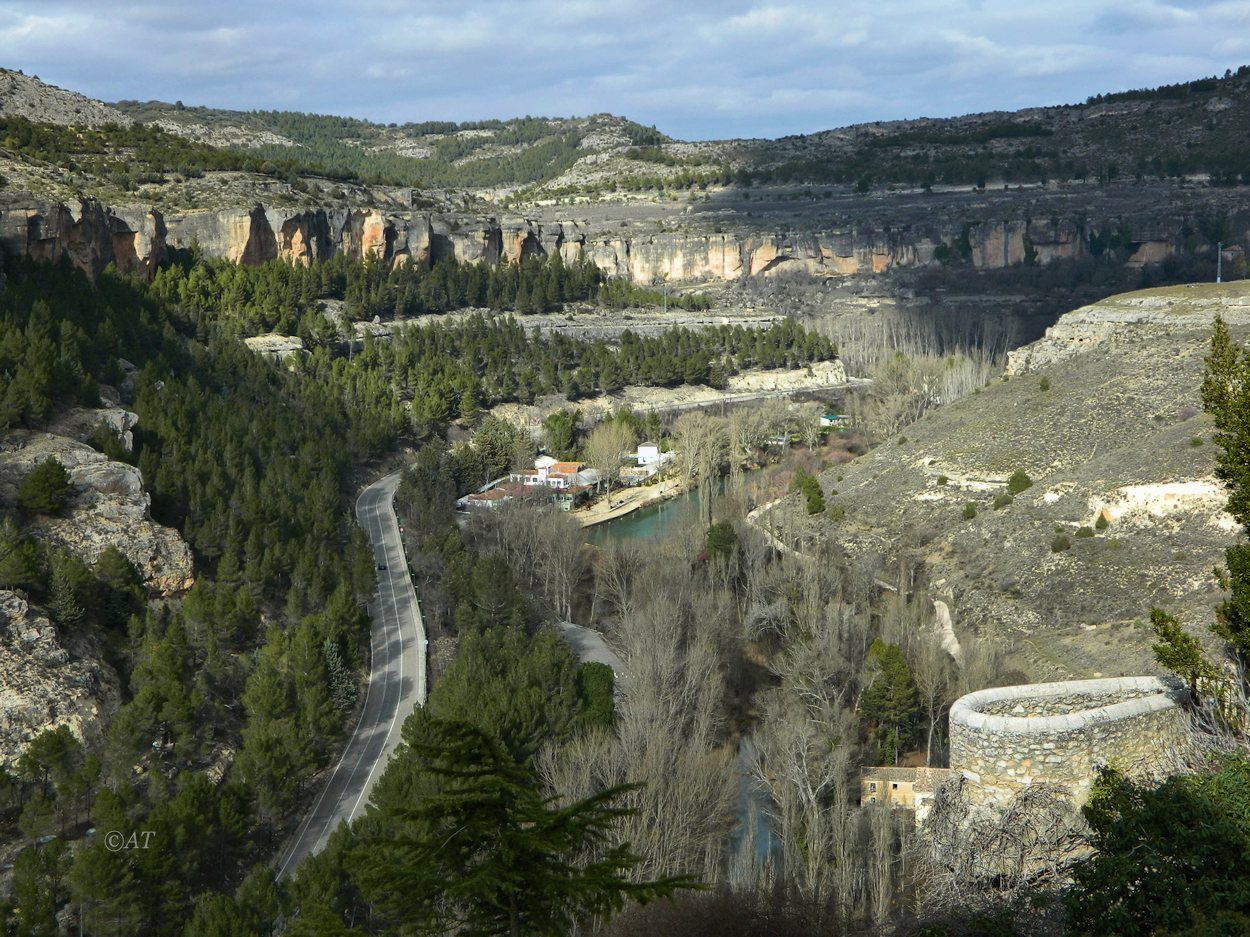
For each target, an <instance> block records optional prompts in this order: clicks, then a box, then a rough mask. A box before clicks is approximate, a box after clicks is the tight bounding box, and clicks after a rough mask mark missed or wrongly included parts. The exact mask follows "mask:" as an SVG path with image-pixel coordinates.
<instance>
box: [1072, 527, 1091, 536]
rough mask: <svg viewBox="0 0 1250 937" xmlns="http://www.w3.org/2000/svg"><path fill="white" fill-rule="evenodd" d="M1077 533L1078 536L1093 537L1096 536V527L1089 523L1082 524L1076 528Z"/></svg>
mask: <svg viewBox="0 0 1250 937" xmlns="http://www.w3.org/2000/svg"><path fill="white" fill-rule="evenodd" d="M1076 535H1077V536H1078V537H1092V536H1094V528H1092V527H1090V526H1089V525H1088V524H1086V525H1082V526H1080V527H1078V528H1077V529H1076Z"/></svg>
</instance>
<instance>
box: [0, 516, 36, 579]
mask: <svg viewBox="0 0 1250 937" xmlns="http://www.w3.org/2000/svg"><path fill="white" fill-rule="evenodd" d="M39 579H40V575H39V548H38V547H37V546H36V545H35V544H34V542H33V541H30V540H27V539H25V538H24V537H22V535H21V532H20V531H19V530H18V527H17V524H15V523H14V522H13V519H12V518H11V517H6V518H4V519H3V520H0V588H6V589H12V588H14V587H16V586H23V587H26V588H29V587H31V586H33V585H35V584H37V583H38V582H39Z"/></svg>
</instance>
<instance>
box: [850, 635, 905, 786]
mask: <svg viewBox="0 0 1250 937" xmlns="http://www.w3.org/2000/svg"><path fill="white" fill-rule="evenodd" d="M867 664H868V668H869V672H870V674H871V676H870V679H869V683H868V686H867V687H866V688H865V690H864V692H863V695H862V696H861V697H860V702H859V707H860V714H861V715H862V716H863V717H864V719H865V720H866V721H868V722H869V723H871V724H872V726H873V736H874V738H875V739H876V743H877V751H878V754H879V755H880V756H881V757H882V758H883V759H884V758H892V760H893V763H894V764H898V758H899V754H900V751H901V749H902V746H903V745H904V744H905V743H906V742H907V741H909V740H910V738H911V735H912V732H913V731H914V730H915V727H916V720H917V719H918V718H919V716H920V699H919V696H918V694H917V693H916V682H915V680H914V679H913V678H912V675H911V668H909V667H908V666H907V661H906V660H905V659H904V658H903V652H902V650H901V649H900V648H899V646H898V645H897V644H887V643H886V642H884V641H882V640H881V639H880V638H877V639H876V640H874V641H873V642H872V646H871V647H869V648H868V660H867Z"/></svg>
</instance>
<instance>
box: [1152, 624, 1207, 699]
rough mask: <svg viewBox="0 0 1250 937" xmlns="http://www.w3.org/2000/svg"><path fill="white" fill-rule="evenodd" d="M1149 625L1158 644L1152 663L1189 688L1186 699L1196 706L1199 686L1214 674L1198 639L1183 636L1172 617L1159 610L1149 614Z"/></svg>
mask: <svg viewBox="0 0 1250 937" xmlns="http://www.w3.org/2000/svg"><path fill="white" fill-rule="evenodd" d="M1150 624H1151V625H1152V626H1153V627H1154V631H1155V637H1157V638H1158V639H1159V643H1158V644H1156V645H1154V646H1153V648H1152V650H1153V651H1154V655H1155V660H1157V661H1158V662H1159V664H1160V665H1161V666H1163V667H1166V668H1167V669H1168V670H1170V671H1172V673H1174V674H1176V675H1177V676H1178V677H1180V678H1181V679H1182V680H1184V681H1185V682H1186V684H1188V685H1189V695H1190V698H1191V699H1192V700H1193V701H1194V702H1195V703H1196V702H1198V699H1199V694H1198V689H1199V685H1200V684H1201V683H1204V682H1206V681H1209V680H1213V679H1214V678H1215V677H1216V676H1217V675H1218V673H1219V672H1218V671H1217V670H1216V668H1215V665H1214V664H1212V663H1211V662H1210V661H1209V660H1207V658H1206V655H1204V654H1203V653H1202V645H1201V644H1199V643H1198V639H1197V638H1195V637H1193V636H1192V635H1189V634H1186V633H1185V631H1184V630H1183V629H1182V628H1181V623H1180V622H1179V621H1178V620H1177V618H1176V616H1175V615H1169V614H1168V613H1167V612H1165V611H1164V610H1163V609H1161V608H1152V609H1151V610H1150Z"/></svg>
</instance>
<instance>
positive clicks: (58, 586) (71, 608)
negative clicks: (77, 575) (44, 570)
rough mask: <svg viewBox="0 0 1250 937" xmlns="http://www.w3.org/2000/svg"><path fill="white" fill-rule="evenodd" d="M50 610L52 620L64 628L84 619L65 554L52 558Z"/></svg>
mask: <svg viewBox="0 0 1250 937" xmlns="http://www.w3.org/2000/svg"><path fill="white" fill-rule="evenodd" d="M48 611H49V612H50V613H51V614H52V620H53V621H55V622H56V623H57V624H58V625H60V626H61V627H63V628H69V627H72V626H73V625H76V624H78V622H79V621H80V620H81V619H82V605H81V604H80V603H79V601H78V595H77V590H75V588H74V582H73V579H72V578H71V573H70V569H69V562H68V559H67V557H65V556H64V554H62V555H59V556H55V557H53V560H52V581H51V583H50V595H49V597H48Z"/></svg>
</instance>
